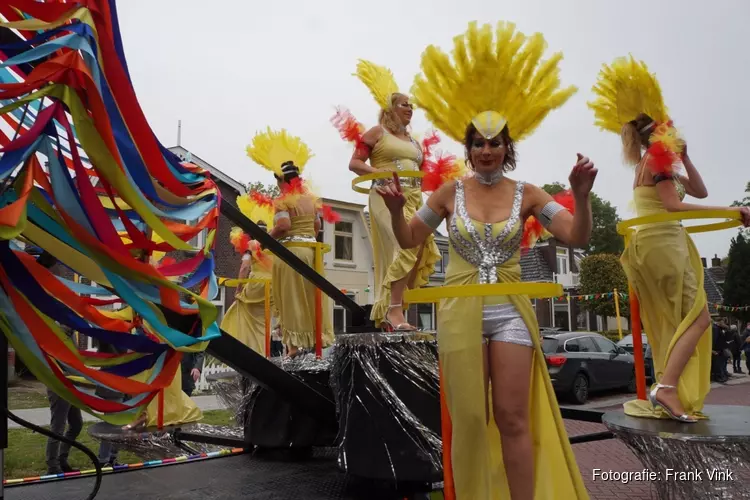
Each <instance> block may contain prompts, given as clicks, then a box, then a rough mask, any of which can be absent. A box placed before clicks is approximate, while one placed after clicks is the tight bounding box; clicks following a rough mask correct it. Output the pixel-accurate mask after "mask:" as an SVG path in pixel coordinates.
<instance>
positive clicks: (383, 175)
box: [352, 171, 424, 194]
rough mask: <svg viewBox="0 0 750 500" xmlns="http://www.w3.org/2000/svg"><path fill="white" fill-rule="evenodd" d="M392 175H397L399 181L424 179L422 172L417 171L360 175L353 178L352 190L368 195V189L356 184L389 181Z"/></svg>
mask: <svg viewBox="0 0 750 500" xmlns="http://www.w3.org/2000/svg"><path fill="white" fill-rule="evenodd" d="M393 174H396V175H398V178H399V179H401V178H418V179H421V178H422V177H424V172H417V171H413V172H390V171H386V172H373V173H371V174H366V175H360V176H359V177H357V178H355V179H354V180H353V181H352V189H353V190H355V191H356V192H358V193H362V194H369V193H370V189H369V188H364V187H360V186H358V185H357V184H361V183H363V182H367V181H374V180H378V179H390V178H391V177H393Z"/></svg>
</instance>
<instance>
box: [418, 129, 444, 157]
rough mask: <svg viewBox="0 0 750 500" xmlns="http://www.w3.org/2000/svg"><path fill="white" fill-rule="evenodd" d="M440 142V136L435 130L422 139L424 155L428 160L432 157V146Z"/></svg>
mask: <svg viewBox="0 0 750 500" xmlns="http://www.w3.org/2000/svg"><path fill="white" fill-rule="evenodd" d="M439 142H440V136H438V135H437V132H435V131H434V130H433V131H432V132H430V133H429V134H427V135H426V136H425V138H424V139H422V157H423V158H424V160H423V161H427V160H429V159H430V158H431V157H432V147H433V146H435V145H436V144H438V143H439Z"/></svg>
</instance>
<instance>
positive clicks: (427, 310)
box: [417, 304, 435, 330]
mask: <svg viewBox="0 0 750 500" xmlns="http://www.w3.org/2000/svg"><path fill="white" fill-rule="evenodd" d="M433 312H434V309H433V304H417V327H418V328H421V329H423V330H434V329H435V325H434V321H433V318H434V314H433Z"/></svg>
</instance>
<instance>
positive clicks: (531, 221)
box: [521, 189, 575, 250]
mask: <svg viewBox="0 0 750 500" xmlns="http://www.w3.org/2000/svg"><path fill="white" fill-rule="evenodd" d="M552 199H553V200H555V201H556V202H557V203H559V204H560V205H562V206H563V207H565V208H566V209H567V210H568V211H569V212H570V213H575V199H574V198H573V193H572V192H571V191H570V190H569V189H568V190H565V191H560V192H559V193H557V194H555V195H552ZM545 232H546V231H545V229H544V227H543V226H542V223H541V222H539V219H537V218H536V217H534V216H533V215H532V216H531V217H529V218H528V219H526V222H525V223H524V225H523V238H522V240H521V248H524V249H526V250H528V249H530V248H533V247H534V245H536V242H537V241H539V239H540V238H541V237H542V236H543V235H544V233H545Z"/></svg>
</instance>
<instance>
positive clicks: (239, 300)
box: [221, 192, 273, 356]
mask: <svg viewBox="0 0 750 500" xmlns="http://www.w3.org/2000/svg"><path fill="white" fill-rule="evenodd" d="M237 206H238V207H239V208H240V210H241V211H242V213H243V214H244V215H245V216H246V217H248V218H249V219H251V220H255V221H256V223H257V224H258V226H260V227H262V228H263V229H267V228H268V227H269V226H270V225H271V224H272V223H273V200H272V199H271V198H270V197H268V196H265V195H263V194H262V193H255V192H253V193H250V194H248V195H246V196H240V197H238V198H237ZM230 241H231V242H232V244H233V245H234V248H235V250H236V251H237V252H238V253H241V254H242V264H241V265H240V272H239V276H238V278H239V279H240V280H244V279H250V280H257V281H254V282H250V283H244V284H239V285H238V286H237V293H236V295H235V299H234V302H233V303H232V305H231V306H230V307H229V310H228V311H227V312H226V314H225V315H224V319H223V320H222V321H221V329H222V330H224V331H225V332H227V333H228V334H229V335H231V336H232V337H234V338H236V339H237V340H239V341H240V342H242V343H243V344H245V345H246V346H248V347H249V348H250V349H252V350H254V351H255V352H257V353H258V354H261V355H263V356H265V354H266V285H265V281H266V280H267V281H268V283H269V286H270V282H271V269H272V265H273V257H272V255H271V253H270V252H268V251H267V250H265V251H264V250H263V249H261V247H260V244H259V243H258V242H257V241H255V240H251V239H250V238H249V236H248V235H247V234H245V233H244V232H243V231H242V230H241V229H240V228H234V229H232V232H231V234H230ZM271 290H273V288H271ZM272 297H273V294H271V300H270V302H271V304H270V305H271V309H270V311H273V299H272ZM270 311H269V313H270Z"/></svg>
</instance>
